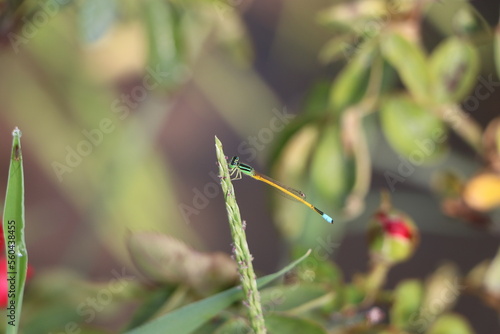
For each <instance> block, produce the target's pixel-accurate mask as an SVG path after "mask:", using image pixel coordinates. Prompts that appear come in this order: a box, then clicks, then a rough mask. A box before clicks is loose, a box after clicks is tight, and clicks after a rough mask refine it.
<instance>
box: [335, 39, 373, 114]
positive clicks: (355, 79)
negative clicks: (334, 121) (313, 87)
mask: <svg viewBox="0 0 500 334" xmlns="http://www.w3.org/2000/svg"><path fill="white" fill-rule="evenodd" d="M376 55H377V51H376V49H375V44H374V43H371V42H366V43H363V44H361V45H360V46H359V49H358V50H356V52H355V53H354V58H353V59H352V61H351V62H350V63H349V64H347V65H346V66H345V67H344V69H343V70H342V72H340V74H339V75H338V77H337V78H336V79H335V82H334V85H333V86H332V90H331V95H330V103H331V106H332V108H333V109H334V111H335V112H336V113H339V112H341V111H343V110H344V109H345V108H347V107H348V106H350V105H353V104H355V103H357V102H359V101H360V100H361V98H362V97H363V96H364V94H365V91H366V88H367V86H368V79H369V77H370V71H371V68H372V65H373V61H374V58H375V57H376Z"/></svg>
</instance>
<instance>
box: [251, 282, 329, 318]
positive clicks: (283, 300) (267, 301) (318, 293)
mask: <svg viewBox="0 0 500 334" xmlns="http://www.w3.org/2000/svg"><path fill="white" fill-rule="evenodd" d="M329 292H330V291H328V289H327V288H326V287H324V286H323V285H319V284H296V285H295V284H294V285H285V286H273V287H270V288H266V289H264V290H262V291H261V294H260V296H261V302H262V305H263V307H264V309H265V310H266V311H268V312H269V311H280V312H284V311H289V310H292V309H294V308H297V307H300V306H301V305H304V304H306V303H309V302H311V301H314V300H315V299H318V298H321V297H323V296H325V295H326V294H328V293H329Z"/></svg>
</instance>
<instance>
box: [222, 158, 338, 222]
mask: <svg viewBox="0 0 500 334" xmlns="http://www.w3.org/2000/svg"><path fill="white" fill-rule="evenodd" d="M229 171H230V174H231V180H239V179H241V177H242V176H241V175H242V174H245V175H248V176H250V177H252V178H254V179H256V180H259V181H262V182H265V183H267V184H269V185H270V186H272V187H274V188H276V189H278V190H279V191H281V192H282V193H284V194H286V195H288V196H289V197H292V198H293V199H296V200H297V201H299V202H301V203H302V204H305V205H307V206H308V207H309V208H310V209H311V210H314V212H316V213H318V214H319V215H320V216H321V217H323V219H324V220H326V221H327V222H328V223H330V224H332V223H333V219H332V217H330V216H329V215H327V214H326V213H324V212H323V211H321V210H320V209H318V208H317V207H315V206H314V205H312V204H311V203H309V202H308V201H306V195H305V194H304V193H303V192H302V191H300V190H296V189H293V188H290V187H287V186H285V185H282V184H281V183H279V182H278V181H276V180H273V179H271V178H270V177H267V176H265V175H263V174H260V173H259V172H257V171H256V170H255V169H254V168H253V167H252V166H250V165H247V164H245V163H242V162H240V158H239V157H237V156H234V157H232V158H231V161H230V162H229Z"/></svg>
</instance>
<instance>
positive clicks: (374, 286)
mask: <svg viewBox="0 0 500 334" xmlns="http://www.w3.org/2000/svg"><path fill="white" fill-rule="evenodd" d="M390 268H391V265H390V264H389V263H387V262H383V261H377V262H374V263H373V266H372V268H371V271H370V273H369V274H368V277H367V279H366V283H365V289H366V296H365V300H364V301H363V304H365V305H370V304H372V303H373V301H374V299H375V296H376V295H377V293H378V291H380V289H381V287H382V285H384V283H385V280H386V278H387V273H388V271H389V269H390Z"/></svg>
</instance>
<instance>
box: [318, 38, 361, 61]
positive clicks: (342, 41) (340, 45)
mask: <svg viewBox="0 0 500 334" xmlns="http://www.w3.org/2000/svg"><path fill="white" fill-rule="evenodd" d="M360 42H361V39H359V38H357V37H356V36H355V35H354V33H352V32H351V33H344V34H341V35H338V36H335V37H333V38H331V39H330V40H329V41H328V42H326V44H325V45H323V47H322V48H321V51H320V53H319V59H320V61H321V62H322V63H325V64H326V63H330V62H334V61H337V60H340V59H342V58H345V59H349V58H350V57H351V56H352V54H353V53H354V52H355V50H356V47H357V46H359V43H360Z"/></svg>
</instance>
